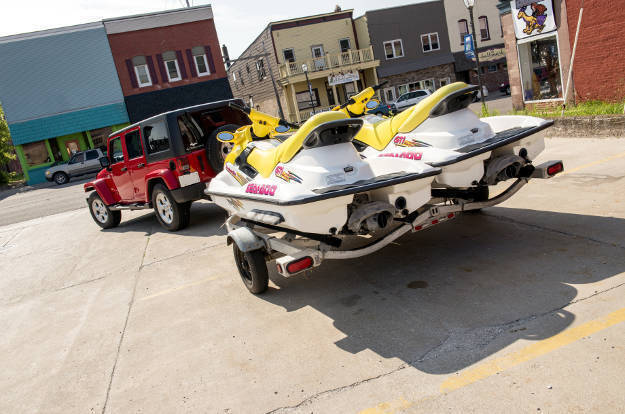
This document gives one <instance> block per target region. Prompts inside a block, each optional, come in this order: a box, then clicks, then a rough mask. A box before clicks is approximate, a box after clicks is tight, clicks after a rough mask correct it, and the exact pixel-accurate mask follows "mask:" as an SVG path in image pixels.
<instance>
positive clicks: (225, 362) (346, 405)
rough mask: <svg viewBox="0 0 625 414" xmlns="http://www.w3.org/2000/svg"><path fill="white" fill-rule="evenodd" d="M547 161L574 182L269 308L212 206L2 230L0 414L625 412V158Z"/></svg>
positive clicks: (52, 220)
mask: <svg viewBox="0 0 625 414" xmlns="http://www.w3.org/2000/svg"><path fill="white" fill-rule="evenodd" d="M547 145H548V150H547V151H546V152H545V154H544V156H542V157H541V159H540V160H537V161H538V162H540V161H542V160H546V159H555V158H563V159H564V161H565V168H566V169H567V173H566V174H564V175H561V176H559V177H557V178H555V179H553V180H549V181H533V182H531V183H530V184H529V185H528V186H527V187H526V188H524V189H523V190H522V191H521V192H520V193H519V194H517V195H516V196H515V197H513V198H512V199H511V200H509V201H508V202H506V203H505V204H504V205H502V206H498V207H495V208H490V209H487V210H485V212H484V213H483V214H471V215H465V216H461V217H460V218H458V219H457V220H455V221H452V222H450V223H448V224H444V225H440V226H438V227H437V228H434V229H432V230H428V231H424V232H420V233H415V234H413V235H409V236H406V237H403V238H401V239H400V240H399V241H398V243H397V244H394V245H391V246H389V247H387V248H386V249H384V250H382V251H380V252H378V253H376V254H373V255H371V256H367V257H364V258H362V259H359V260H350V261H335V262H331V261H329V262H327V263H324V265H322V266H321V267H319V268H317V269H315V270H314V271H311V272H309V273H306V274H304V275H302V276H297V277H294V278H290V279H284V278H282V277H280V276H278V275H277V274H275V273H271V274H270V277H271V279H272V282H271V284H270V290H269V292H268V293H267V294H266V295H262V296H253V295H251V294H249V293H248V292H247V290H246V289H245V288H244V287H243V285H242V283H241V281H240V280H239V277H238V274H237V271H236V267H235V265H234V262H233V258H232V252H231V248H230V247H228V246H226V243H225V230H224V228H223V227H222V223H223V221H224V219H225V214H224V213H223V211H221V210H220V209H218V208H217V207H216V206H214V205H212V204H210V203H206V202H198V203H195V204H194V205H193V211H192V215H191V217H192V219H191V220H192V221H191V226H190V227H189V228H188V229H186V230H184V231H182V232H179V233H168V232H165V231H163V230H162V229H161V227H160V226H159V225H158V224H157V222H156V220H155V219H154V217H153V213H151V212H124V213H123V219H122V224H121V225H120V227H119V228H117V229H115V230H109V231H101V230H100V229H99V227H97V226H96V225H95V224H94V223H93V222H92V219H91V217H90V215H89V212H88V211H87V209H86V208H82V209H80V210H74V211H69V212H64V213H60V214H56V215H52V216H48V217H44V218H38V219H34V220H30V221H23V222H19V223H14V224H11V225H8V226H4V227H0V257H1V260H0V274H1V275H2V278H0V327H1V328H2V331H3V335H2V337H1V339H0V365H1V366H2V367H3V370H2V371H0V392H1V395H2V396H1V397H0V412H7V413H8V412H11V413H14V412H15V413H17V412H46V413H49V412H52V413H53V412H59V413H61V412H62V413H73V412H76V413H84V412H99V413H103V412H106V413H119V412H124V413H125V412H210V413H266V412H301V413H310V412H314V413H357V412H364V413H389V412H428V413H431V412H441V411H451V412H483V411H494V412H501V411H504V410H506V411H509V412H528V411H532V412H537V410H538V408H540V409H541V411H542V412H545V411H546V412H570V411H573V412H584V411H600V412H617V411H618V410H619V409H620V407H622V406H623V404H624V403H625V396H624V395H623V393H622V389H623V388H624V387H625V377H624V376H623V375H622V372H623V370H624V369H625V359H624V358H623V357H622V356H623V355H624V353H623V351H624V345H623V344H624V343H625V341H624V340H625V324H623V323H620V322H621V320H625V311H623V315H621V314H620V313H618V312H617V313H616V314H615V313H614V312H615V311H619V310H622V309H625V273H624V272H625V241H624V239H623V234H625V192H624V189H625V185H624V184H625V181H624V180H625V178H624V177H625V163H624V162H623V160H625V152H623V151H625V150H623V149H622V145H621V144H620V143H619V140H609V139H601V140H588V139H580V140H569V139H567V140H558V139H552V140H548V142H547ZM270 269H272V268H271V267H270ZM610 315H612V316H610ZM597 321H599V322H597ZM606 321H607V322H606ZM608 322H610V323H608ZM576 335H577V336H576ZM533 345H536V346H537V347H538V348H537V349H535V348H531V346H533ZM528 347H530V348H528ZM524 358H528V359H524ZM475 369H477V370H478V372H479V373H480V374H476V373H475V371H474V370H475ZM455 378H459V379H457V380H456V379H455Z"/></svg>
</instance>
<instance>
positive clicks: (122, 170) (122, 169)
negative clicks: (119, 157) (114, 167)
mask: <svg viewBox="0 0 625 414" xmlns="http://www.w3.org/2000/svg"><path fill="white" fill-rule="evenodd" d="M127 170H128V168H126V167H122V168H121V169H120V171H121V172H124V171H127Z"/></svg>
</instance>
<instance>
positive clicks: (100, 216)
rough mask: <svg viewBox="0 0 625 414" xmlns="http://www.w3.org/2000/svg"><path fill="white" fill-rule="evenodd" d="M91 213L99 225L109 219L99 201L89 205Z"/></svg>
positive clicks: (102, 204) (104, 207)
mask: <svg viewBox="0 0 625 414" xmlns="http://www.w3.org/2000/svg"><path fill="white" fill-rule="evenodd" d="M91 211H93V215H94V216H95V218H96V220H98V221H99V222H100V223H106V220H108V218H109V213H108V211H107V210H106V206H105V205H104V203H103V202H102V201H100V200H94V201H93V203H91Z"/></svg>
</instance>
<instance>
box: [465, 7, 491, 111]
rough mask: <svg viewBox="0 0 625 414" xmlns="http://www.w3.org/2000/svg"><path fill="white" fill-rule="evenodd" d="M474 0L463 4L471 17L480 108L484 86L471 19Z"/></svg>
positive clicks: (483, 102) (473, 23) (484, 103)
mask: <svg viewBox="0 0 625 414" xmlns="http://www.w3.org/2000/svg"><path fill="white" fill-rule="evenodd" d="M474 3H475V0H464V4H465V6H467V9H469V17H470V19H471V32H472V33H473V50H474V53H475V62H476V63H477V83H478V84H479V86H480V97H481V100H482V109H483V108H484V107H486V102H485V101H484V86H483V85H482V74H481V73H480V54H479V53H478V51H477V33H475V21H474V20H473V5H474Z"/></svg>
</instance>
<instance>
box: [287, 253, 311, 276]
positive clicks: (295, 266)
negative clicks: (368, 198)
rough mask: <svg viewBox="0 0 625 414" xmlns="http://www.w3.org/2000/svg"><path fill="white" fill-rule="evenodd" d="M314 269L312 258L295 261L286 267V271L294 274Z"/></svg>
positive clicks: (307, 257)
mask: <svg viewBox="0 0 625 414" xmlns="http://www.w3.org/2000/svg"><path fill="white" fill-rule="evenodd" d="M311 267H313V259H312V257H310V256H306V257H302V258H301V259H297V260H293V261H292V262H291V263H289V264H288V265H286V271H287V272H289V273H291V274H293V273H297V272H301V271H302V270H306V269H308V268H311Z"/></svg>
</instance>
